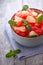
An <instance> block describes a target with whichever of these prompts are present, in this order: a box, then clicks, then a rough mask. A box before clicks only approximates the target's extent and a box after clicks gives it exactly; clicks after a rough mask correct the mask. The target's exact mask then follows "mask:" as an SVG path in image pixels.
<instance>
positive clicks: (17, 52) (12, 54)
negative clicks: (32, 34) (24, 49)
mask: <svg viewBox="0 0 43 65" xmlns="http://www.w3.org/2000/svg"><path fill="white" fill-rule="evenodd" d="M20 52H21V50H20V49H17V50H10V51H9V52H8V53H7V54H6V57H7V58H10V57H12V56H13V57H15V56H16V54H19V53H20Z"/></svg>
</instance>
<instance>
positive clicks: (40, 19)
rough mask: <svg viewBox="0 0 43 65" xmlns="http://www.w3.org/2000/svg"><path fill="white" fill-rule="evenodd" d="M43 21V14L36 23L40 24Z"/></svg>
mask: <svg viewBox="0 0 43 65" xmlns="http://www.w3.org/2000/svg"><path fill="white" fill-rule="evenodd" d="M42 20H43V14H42V15H41V16H39V17H38V18H37V20H36V22H37V23H40V22H41V21H42Z"/></svg>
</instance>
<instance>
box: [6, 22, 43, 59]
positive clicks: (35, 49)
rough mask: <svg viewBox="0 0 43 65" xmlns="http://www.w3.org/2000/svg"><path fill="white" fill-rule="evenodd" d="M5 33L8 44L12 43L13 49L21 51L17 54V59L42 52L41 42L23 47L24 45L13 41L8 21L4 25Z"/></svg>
mask: <svg viewBox="0 0 43 65" xmlns="http://www.w3.org/2000/svg"><path fill="white" fill-rule="evenodd" d="M5 35H6V37H7V38H8V41H9V42H10V43H9V44H11V45H12V47H13V48H14V50H16V49H20V50H21V51H22V52H21V53H20V54H17V57H18V58H19V59H24V58H27V57H31V56H34V55H37V54H42V53H43V44H41V45H39V46H37V47H31V48H30V47H24V46H22V45H20V44H19V43H17V42H15V40H14V39H13V35H12V32H11V28H10V25H9V24H8V23H7V24H6V26H5Z"/></svg>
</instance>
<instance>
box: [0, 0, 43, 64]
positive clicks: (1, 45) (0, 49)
mask: <svg viewBox="0 0 43 65" xmlns="http://www.w3.org/2000/svg"><path fill="white" fill-rule="evenodd" d="M6 1H7V2H8V3H9V2H10V1H8V0H6ZM11 1H12V0H11ZM13 1H14V0H13ZM1 3H2V2H1ZM3 5H4V6H5V5H6V4H3ZM0 7H1V9H0V12H1V13H0V65H43V54H40V55H36V56H33V57H30V58H26V59H24V60H19V59H18V58H13V57H12V58H6V57H5V54H6V53H7V52H8V51H9V50H10V49H13V48H12V46H11V45H10V44H9V42H8V39H7V38H6V36H5V34H4V29H5V25H4V22H5V20H7V16H8V15H7V14H6V16H4V14H5V10H6V7H4V8H5V9H4V8H3V6H2V4H0ZM2 10H3V11H2ZM12 12H13V11H12ZM10 14H11V13H10ZM9 17H10V16H9ZM9 17H8V18H9Z"/></svg>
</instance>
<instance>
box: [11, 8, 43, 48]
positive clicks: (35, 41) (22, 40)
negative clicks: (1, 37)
mask: <svg viewBox="0 0 43 65" xmlns="http://www.w3.org/2000/svg"><path fill="white" fill-rule="evenodd" d="M31 9H34V8H31ZM34 10H35V11H37V10H38V9H34ZM39 11H41V10H38V11H37V12H39ZM41 12H43V11H41ZM14 15H15V14H14ZM14 15H13V16H14ZM13 16H12V18H13ZM12 18H11V19H12ZM11 30H12V35H13V38H14V39H15V41H16V42H18V43H19V44H21V45H23V46H27V47H33V46H37V45H39V44H42V43H43V35H41V36H39V37H34V38H27V37H22V36H20V35H18V34H16V33H15V32H14V30H13V28H12V26H11Z"/></svg>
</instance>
